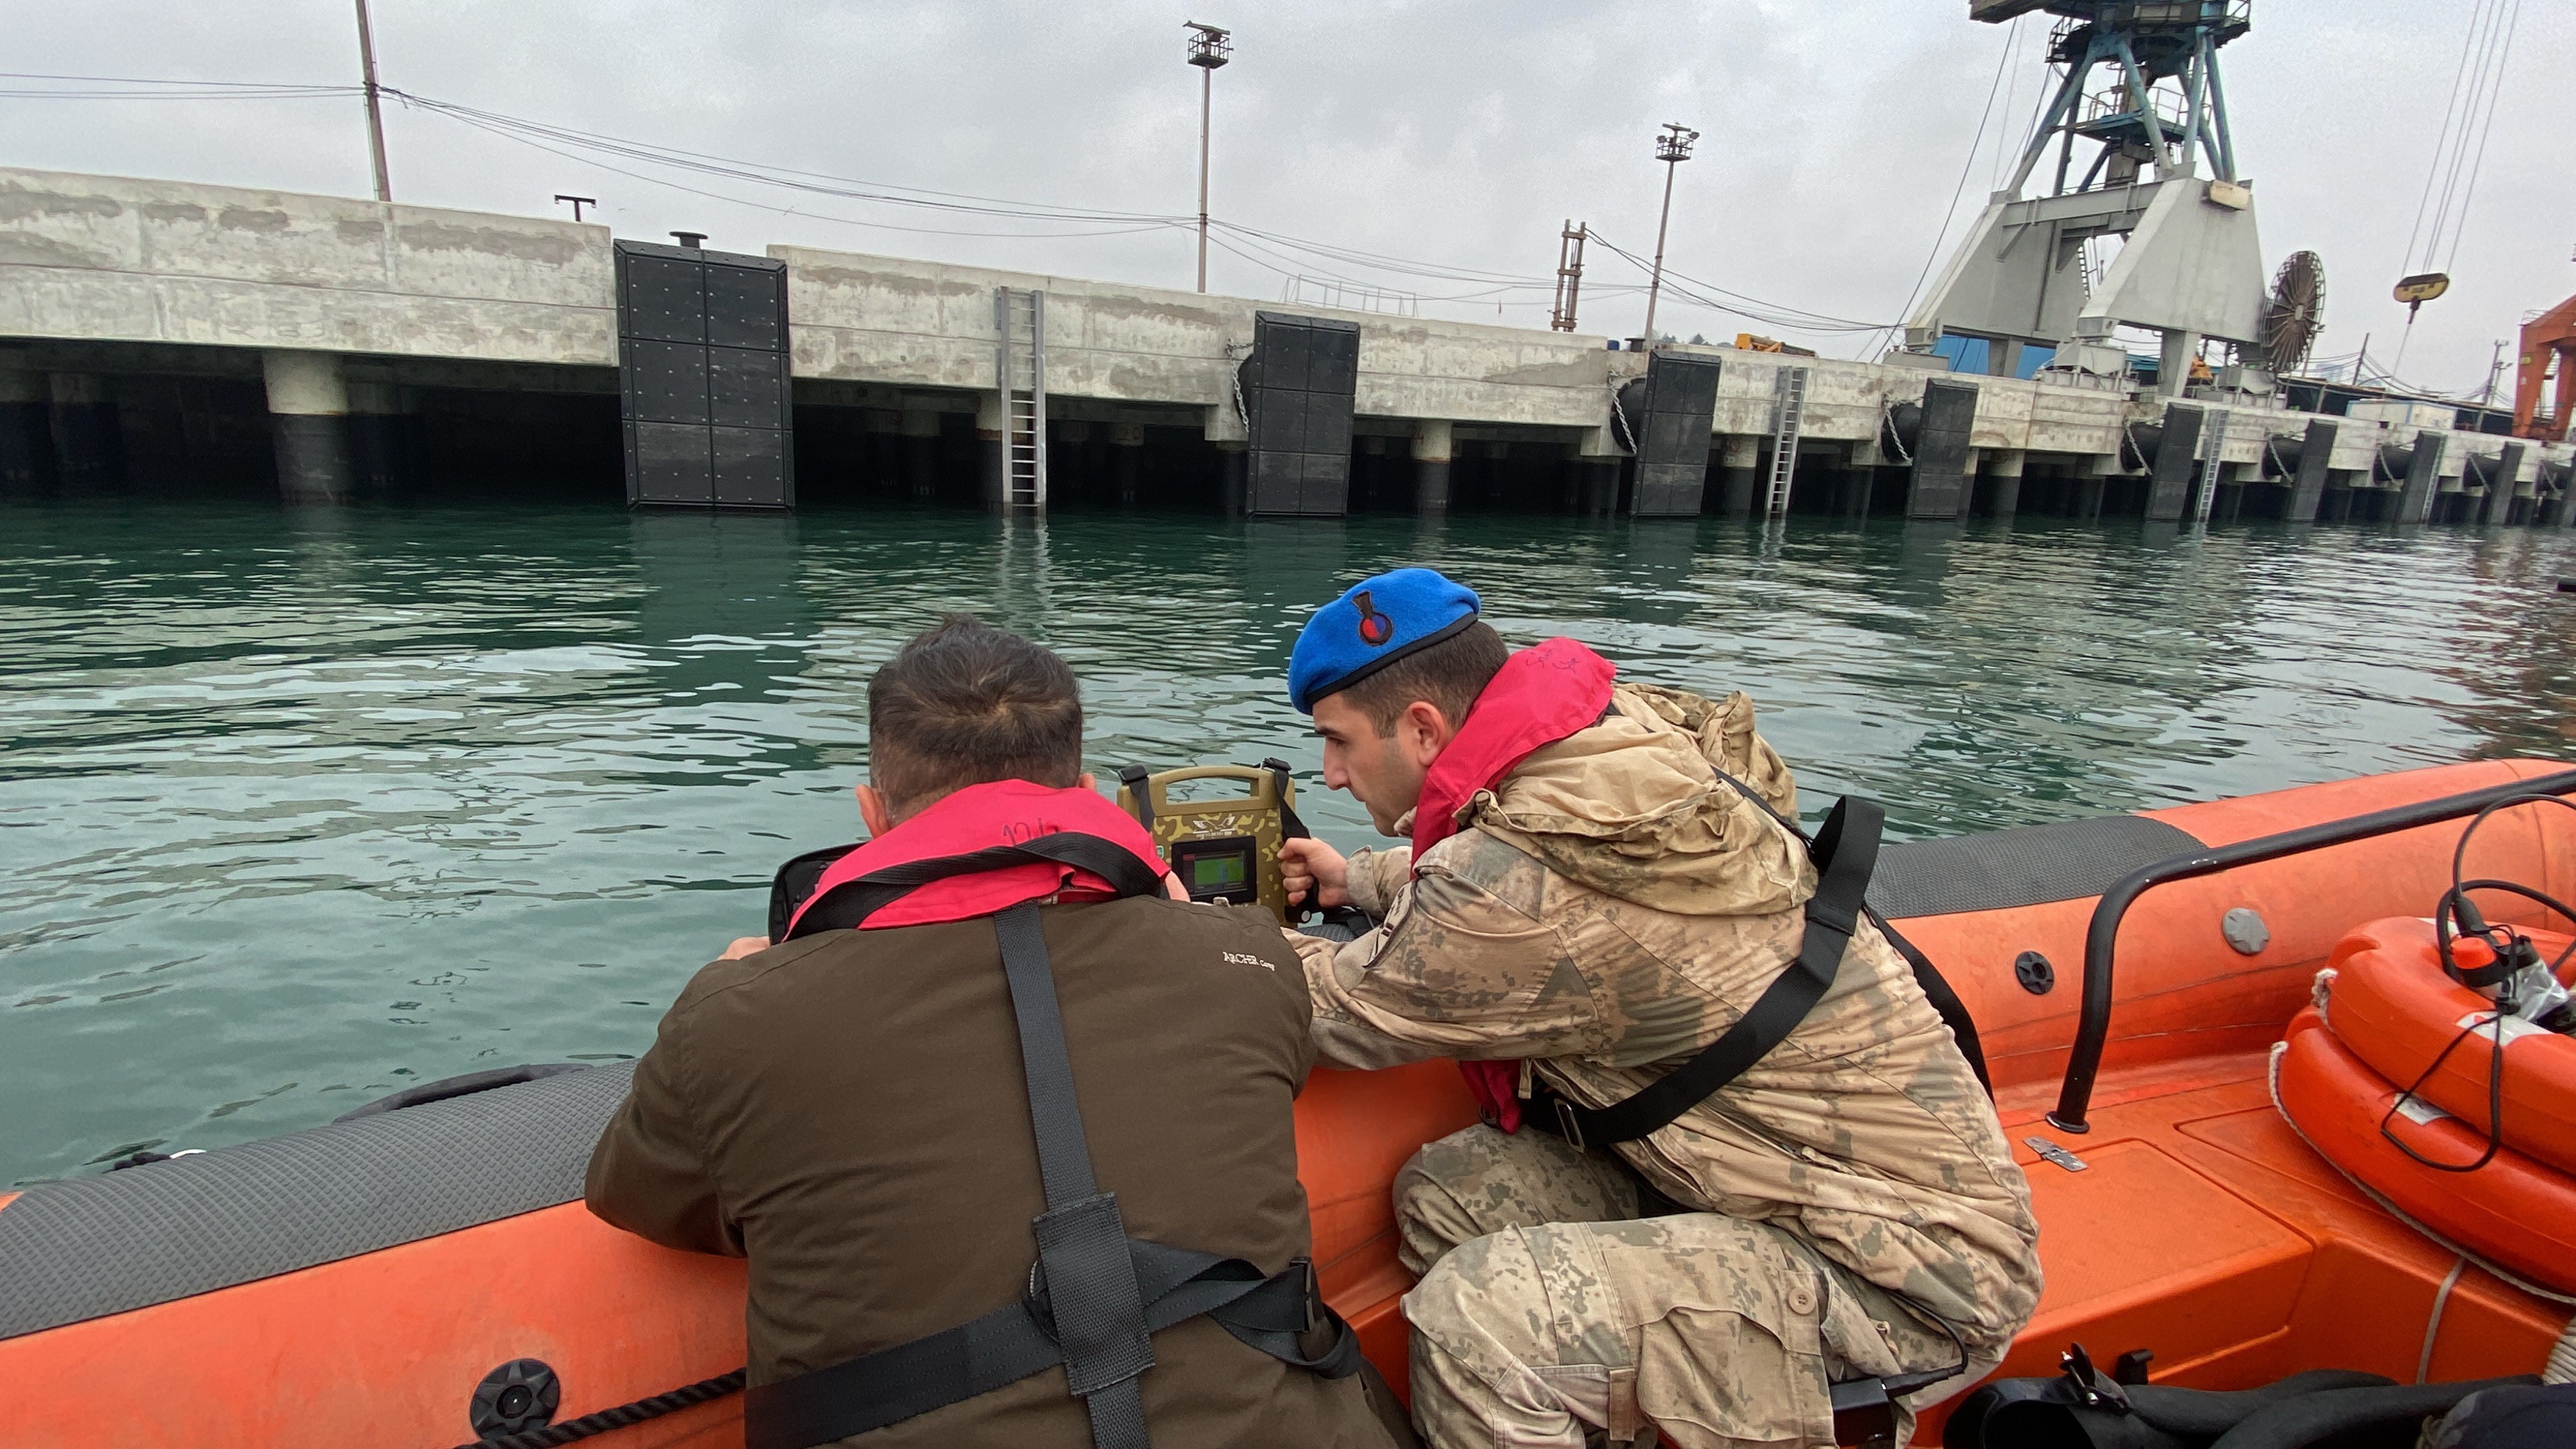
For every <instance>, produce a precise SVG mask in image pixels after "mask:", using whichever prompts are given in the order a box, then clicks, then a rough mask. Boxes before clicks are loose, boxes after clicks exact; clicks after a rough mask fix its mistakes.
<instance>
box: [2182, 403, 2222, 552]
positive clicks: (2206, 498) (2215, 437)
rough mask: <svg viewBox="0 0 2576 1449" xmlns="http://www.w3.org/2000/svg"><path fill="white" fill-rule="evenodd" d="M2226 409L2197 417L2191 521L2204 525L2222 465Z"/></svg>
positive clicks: (2214, 500) (2215, 500) (2215, 499)
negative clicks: (2197, 471)
mask: <svg viewBox="0 0 2576 1449" xmlns="http://www.w3.org/2000/svg"><path fill="white" fill-rule="evenodd" d="M2227 421H2228V418H2227V409H2225V408H2211V409H2210V410H2209V411H2208V412H2206V413H2204V414H2202V415H2201V422H2200V457H2201V464H2200V481H2199V482H2198V484H2196V485H2195V486H2196V487H2198V488H2199V490H2200V496H2199V497H2197V498H2195V499H2193V500H2192V509H2191V521H2192V522H2194V523H2207V522H2208V521H2209V515H2210V511H2211V510H2212V509H2213V508H2215V507H2216V506H2217V504H2218V474H2219V470H2220V469H2222V468H2224V467H2225V466H2227V465H2226V463H2225V462H2224V461H2223V460H2224V458H2225V457H2226V453H2227Z"/></svg>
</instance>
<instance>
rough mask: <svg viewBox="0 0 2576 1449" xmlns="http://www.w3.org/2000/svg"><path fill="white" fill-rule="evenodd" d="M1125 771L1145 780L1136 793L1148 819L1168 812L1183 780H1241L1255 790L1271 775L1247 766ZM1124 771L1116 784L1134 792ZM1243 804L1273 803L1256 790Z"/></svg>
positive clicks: (1130, 767) (1130, 768)
mask: <svg viewBox="0 0 2576 1449" xmlns="http://www.w3.org/2000/svg"><path fill="white" fill-rule="evenodd" d="M1127 770H1136V771H1137V773H1138V774H1139V775H1143V777H1144V781H1145V788H1144V790H1143V791H1142V792H1140V793H1138V795H1137V803H1139V804H1141V805H1143V806H1144V807H1145V809H1146V811H1147V812H1148V818H1149V819H1150V818H1151V816H1152V815H1153V814H1159V813H1161V812H1163V811H1166V810H1169V809H1171V807H1172V800H1171V787H1172V786H1174V785H1177V784H1179V783H1181V782H1182V781H1183V780H1241V781H1243V782H1245V783H1246V784H1249V785H1253V786H1256V787H1258V786H1261V785H1267V784H1270V783H1271V775H1270V772H1269V771H1268V770H1266V769H1264V770H1256V769H1254V768H1252V767H1251V766H1249V765H1191V766H1189V767H1187V768H1185V769H1179V770H1164V771H1161V772H1159V773H1156V774H1151V775H1146V774H1144V772H1143V771H1142V770H1140V769H1137V767H1136V766H1134V765H1130V766H1128V767H1127ZM1127 770H1121V771H1119V772H1118V781H1119V783H1120V784H1122V785H1125V786H1127V788H1128V789H1129V790H1131V791H1134V790H1135V789H1136V784H1135V782H1134V781H1133V780H1130V779H1129V778H1128V775H1127ZM1191 803H1193V804H1195V803H1198V802H1195V801H1194V802H1191ZM1245 803H1247V804H1251V805H1267V804H1271V803H1273V802H1271V801H1267V800H1264V799H1262V798H1261V795H1260V792H1259V790H1258V789H1255V791H1254V792H1253V793H1252V794H1250V795H1249V796H1247V797H1246V799H1245Z"/></svg>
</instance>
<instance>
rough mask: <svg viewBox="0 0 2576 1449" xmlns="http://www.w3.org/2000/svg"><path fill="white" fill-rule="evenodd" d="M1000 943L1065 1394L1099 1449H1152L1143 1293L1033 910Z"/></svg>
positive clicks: (1005, 918) (1023, 911)
mask: <svg viewBox="0 0 2576 1449" xmlns="http://www.w3.org/2000/svg"><path fill="white" fill-rule="evenodd" d="M993 931H994V933H995V934H996V935H998V936H999V937H1001V942H1002V974H1003V975H1004V977H1005V978H1006V979H1007V980H1008V981H1009V983H1010V989H1011V1015H1012V1016H1013V1017H1014V1018H1016V1019H1017V1021H1018V1024H1019V1029H1020V1063H1021V1070H1022V1071H1023V1072H1025V1073H1026V1075H1027V1077H1028V1089H1029V1119H1030V1121H1031V1122H1032V1123H1033V1124H1034V1126H1035V1128H1036V1133H1037V1144H1038V1174H1039V1176H1040V1178H1041V1179H1042V1180H1043V1181H1044V1182H1045V1184H1046V1206H1047V1210H1046V1211H1045V1212H1043V1213H1040V1214H1039V1215H1038V1217H1037V1221H1036V1227H1037V1238H1038V1266H1037V1276H1036V1278H1035V1279H1034V1280H1033V1286H1035V1287H1036V1288H1038V1289H1039V1290H1040V1291H1042V1292H1043V1293H1044V1294H1045V1295H1046V1305H1047V1307H1048V1309H1049V1310H1050V1311H1049V1313H1048V1314H1046V1315H1045V1316H1046V1317H1048V1318H1051V1319H1052V1320H1053V1322H1054V1325H1055V1341H1056V1346H1057V1347H1058V1348H1060V1349H1062V1350H1063V1353H1064V1377H1065V1387H1066V1389H1067V1390H1068V1391H1069V1392H1071V1393H1072V1394H1073V1395H1074V1396H1076V1397H1077V1398H1080V1399H1081V1400H1082V1402H1083V1406H1084V1407H1085V1408H1087V1409H1089V1410H1090V1411H1091V1442H1092V1443H1093V1444H1094V1445H1096V1446H1097V1449H1146V1435H1145V1400H1144V1396H1143V1392H1142V1390H1141V1389H1140V1388H1139V1387H1138V1385H1137V1382H1136V1380H1137V1378H1138V1376H1139V1375H1141V1374H1143V1373H1144V1372H1145V1370H1147V1369H1149V1368H1152V1367H1153V1366H1154V1346H1153V1344H1152V1343H1151V1342H1150V1341H1148V1339H1147V1337H1146V1335H1147V1333H1148V1331H1149V1330H1147V1328H1146V1327H1145V1296H1144V1290H1143V1288H1142V1287H1141V1286H1139V1285H1138V1283H1137V1282H1136V1265H1135V1263H1134V1261H1133V1260H1132V1259H1130V1258H1129V1256H1128V1253H1127V1225H1126V1223H1125V1222H1124V1221H1122V1220H1121V1219H1120V1218H1119V1216H1118V1195H1117V1194H1116V1193H1108V1192H1102V1191H1100V1188H1099V1184H1097V1183H1096V1182H1094V1181H1093V1180H1092V1176H1091V1147H1090V1143H1089V1140H1088V1139H1087V1138H1086V1137H1085V1136H1084V1135H1083V1131H1082V1108H1081V1106H1080V1104H1079V1103H1078V1102H1076V1101H1075V1099H1074V1094H1073V1059H1072V1057H1071V1056H1070V1055H1069V1054H1068V1053H1067V1051H1066V1049H1065V1042H1064V1015H1063V1012H1062V1011H1061V1010H1060V1009H1059V1008H1058V1006H1057V1004H1056V998H1055V971H1054V968H1053V967H1052V965H1051V964H1050V963H1049V962H1048V960H1047V948H1046V935H1045V933H1044V932H1043V931H1042V930H1040V929H1039V926H1038V908H1037V906H1036V904H1035V903H1034V902H1022V903H1021V904H1019V905H1016V906H1013V907H1011V908H1010V909H1009V910H1007V911H1004V912H1002V913H1001V914H1000V915H998V916H995V917H994V918H993Z"/></svg>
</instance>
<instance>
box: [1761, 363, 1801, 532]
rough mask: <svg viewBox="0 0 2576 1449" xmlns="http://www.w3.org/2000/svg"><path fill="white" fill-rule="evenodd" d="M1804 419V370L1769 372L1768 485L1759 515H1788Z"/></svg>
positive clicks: (1784, 368) (1788, 369)
mask: <svg viewBox="0 0 2576 1449" xmlns="http://www.w3.org/2000/svg"><path fill="white" fill-rule="evenodd" d="M1806 422H1807V369H1805V368H1803V367H1783V368H1778V369H1775V370H1774V371H1773V372H1772V374H1771V486H1770V487H1769V488H1768V489H1767V490H1765V492H1764V494H1763V505H1762V516H1763V517H1765V518H1786V517H1788V516H1789V488H1790V485H1791V484H1792V483H1793V482H1795V481H1796V478H1797V474H1798V434H1799V432H1800V430H1801V429H1803V428H1804V427H1805V426H1806Z"/></svg>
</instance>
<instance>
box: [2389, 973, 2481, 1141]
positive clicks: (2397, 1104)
mask: <svg viewBox="0 0 2576 1449" xmlns="http://www.w3.org/2000/svg"><path fill="white" fill-rule="evenodd" d="M2493 1021H2494V1025H2495V1038H2496V1039H2495V1055H2494V1056H2493V1057H2492V1058H2490V1059H2489V1061H2488V1063H2487V1150H2486V1151H2484V1152H2482V1153H2479V1154H2478V1160H2477V1161H2475V1162H2467V1163H2460V1162H2435V1161H2434V1160H2433V1159H2432V1158H2429V1157H2426V1156H2425V1155H2424V1154H2423V1153H2420V1152H2418V1151H2416V1150H2415V1149H2414V1148H2412V1147H2409V1146H2407V1145H2406V1143H2405V1141H2404V1139H2402V1138H2400V1137H2399V1136H2398V1135H2397V1134H2396V1133H2394V1132H2391V1131H2389V1130H2388V1124H2389V1123H2390V1122H2392V1121H2394V1120H2395V1119H2396V1117H2397V1111H2398V1109H2399V1108H2401V1107H2403V1106H2405V1105H2406V1104H2407V1103H2409V1102H2411V1101H2414V1100H2415V1093H2416V1090H2417V1089H2418V1088H2420V1087H2422V1086H2423V1085H2424V1084H2425V1083H2426V1082H2429V1081H2431V1080H2432V1079H2433V1074H2434V1073H2435V1072H2438V1071H2440V1070H2441V1069H2442V1063H2444V1062H2446V1061H2448V1060H2450V1058H2451V1052H2452V1051H2453V1050H2454V1049H2455V1048H2457V1047H2458V1046H2459V1044H2460V1043H2462V1042H2464V1041H2467V1040H2468V1039H2469V1036H2470V1034H2471V1033H2473V1032H2475V1031H2476V1030H2477V1029H2478V1028H2479V1027H2481V1026H2485V1025H2487V1023H2486V1022H2482V1021H2472V1022H2470V1023H2469V1024H2468V1025H2467V1026H2464V1027H2461V1028H2460V1031H2459V1034H2458V1035H2457V1036H2454V1037H2452V1038H2451V1042H2450V1045H2449V1046H2445V1047H2443V1048H2442V1050H2441V1051H2440V1052H2438V1053H2436V1054H2435V1055H2434V1057H2433V1064H2432V1065H2431V1066H2429V1067H2426V1068H2425V1069H2424V1070H2423V1073H2422V1074H2421V1075H2419V1076H2417V1077H2416V1078H2415V1081H2414V1083H2413V1084H2412V1085H2410V1086H2408V1087H2407V1088H2406V1090H2405V1091H2402V1092H2400V1093H2398V1094H2397V1096H2396V1097H2395V1099H2394V1100H2392V1101H2390V1102H2389V1104H2388V1110H2387V1111H2386V1112H2384V1113H2382V1114H2381V1115H2380V1118H2379V1135H2380V1136H2382V1137H2384V1138H2386V1139H2388V1145H2389V1146H2391V1147H2394V1148H2396V1149H2397V1150H2398V1151H2400V1152H2403V1153H2405V1154H2406V1155H2407V1156H2408V1157H2410V1158H2413V1159H2414V1160H2415V1161H2416V1162H2417V1163H2418V1164H2420V1165H2422V1166H2425V1167H2429V1168H2431V1169H2433V1170H2434V1171H2435V1172H2475V1171H2477V1170H2478V1169H2479V1168H2481V1167H2484V1166H2486V1165H2487V1164H2488V1163H2490V1162H2493V1161H2495V1156H2496V1154H2497V1153H2498V1152H2501V1151H2503V1150H2504V1013H2503V1012H2502V1011H2498V1012H2497V1013H2496V1014H2495V1016H2494V1018H2493Z"/></svg>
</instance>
